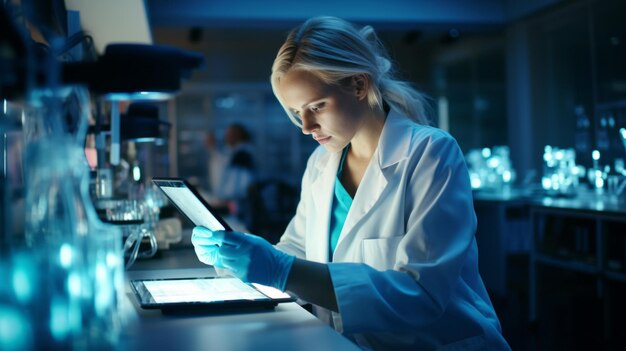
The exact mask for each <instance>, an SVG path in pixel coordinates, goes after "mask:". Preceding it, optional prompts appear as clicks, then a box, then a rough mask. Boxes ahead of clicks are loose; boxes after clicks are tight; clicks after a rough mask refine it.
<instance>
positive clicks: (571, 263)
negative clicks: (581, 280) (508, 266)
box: [533, 254, 601, 274]
mask: <svg viewBox="0 0 626 351" xmlns="http://www.w3.org/2000/svg"><path fill="white" fill-rule="evenodd" d="M533 261H534V262H535V263H543V264H546V265H550V266H554V267H558V268H562V269H568V270H573V271H577V272H582V273H588V274H599V273H600V272H601V271H600V269H598V268H597V267H595V266H593V265H590V264H588V263H583V262H579V261H575V260H563V259H558V258H554V257H552V256H546V255H541V254H537V255H536V256H535V258H534V260H533Z"/></svg>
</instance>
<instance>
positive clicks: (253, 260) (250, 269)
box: [192, 227, 295, 291]
mask: <svg viewBox="0 0 626 351" xmlns="http://www.w3.org/2000/svg"><path fill="white" fill-rule="evenodd" d="M192 243H193V244H194V248H199V249H201V250H206V251H205V253H206V254H208V255H206V256H203V257H209V258H216V260H217V262H219V263H220V264H219V265H220V266H221V267H218V268H227V269H228V270H230V271H231V272H232V273H233V274H234V275H235V276H236V277H238V278H239V279H241V280H243V281H245V282H254V283H259V284H263V285H269V286H272V287H274V288H276V289H280V290H282V291H284V290H285V284H286V283H287V278H288V276H289V272H290V271H291V266H292V265H293V262H294V261H295V256H292V255H288V254H286V253H284V252H282V251H280V250H277V249H276V248H274V246H272V244H270V243H269V242H267V240H265V239H263V238H261V237H258V236H256V235H252V234H245V233H239V232H232V231H231V232H225V231H211V230H208V229H206V228H204V227H196V228H194V231H193V234H192ZM216 245H217V246H216ZM218 246H219V247H218ZM216 252H217V253H216ZM220 261H221V262H220Z"/></svg>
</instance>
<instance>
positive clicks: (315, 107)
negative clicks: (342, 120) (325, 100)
mask: <svg viewBox="0 0 626 351" xmlns="http://www.w3.org/2000/svg"><path fill="white" fill-rule="evenodd" d="M323 107H324V104H319V105H315V106H312V107H311V111H313V112H319V111H320V110H321V109H322V108H323Z"/></svg>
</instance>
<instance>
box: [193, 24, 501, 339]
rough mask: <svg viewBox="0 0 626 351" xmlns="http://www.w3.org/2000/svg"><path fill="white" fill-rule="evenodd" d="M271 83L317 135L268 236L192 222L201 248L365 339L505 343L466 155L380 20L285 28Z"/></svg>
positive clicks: (205, 257)
mask: <svg viewBox="0 0 626 351" xmlns="http://www.w3.org/2000/svg"><path fill="white" fill-rule="evenodd" d="M271 83H272V87H273V89H274V94H275V95H276V97H277V99H278V100H279V101H280V103H281V104H282V106H283V107H284V109H285V111H286V112H287V114H288V115H289V117H290V118H291V119H292V120H293V122H294V123H295V124H297V125H298V126H299V127H300V128H301V129H302V132H303V133H304V134H306V135H310V136H311V137H313V139H315V140H317V141H318V142H319V143H320V145H321V147H318V148H317V149H316V150H315V151H314V152H313V154H312V155H311V157H310V158H309V161H308V164H307V167H306V171H305V173H304V176H303V179H302V193H301V198H300V203H299V205H298V207H297V211H296V215H295V216H294V218H293V219H292V220H291V222H290V224H289V225H288V227H287V229H286V230H285V233H284V234H283V236H282V238H281V240H280V242H279V243H278V244H277V245H276V246H275V247H274V246H272V245H270V244H269V243H268V242H267V241H265V240H263V239H262V238H259V237H257V236H254V235H250V234H243V233H233V232H228V233H225V232H210V231H209V230H208V229H206V228H204V227H196V228H194V231H193V235H192V242H193V244H194V247H195V250H196V253H197V255H198V257H199V259H200V260H201V261H202V262H204V263H206V264H210V265H215V266H217V267H223V268H227V269H229V270H230V271H231V272H232V273H233V274H234V275H236V276H237V277H239V278H241V279H243V280H245V281H251V282H257V283H261V284H265V285H270V286H274V287H277V288H279V289H282V290H289V291H291V292H292V293H294V294H296V295H297V296H298V297H299V298H301V299H302V300H305V301H308V302H311V303H312V304H314V305H315V307H316V314H317V315H318V317H320V318H321V319H323V320H326V321H327V322H328V323H330V324H332V325H333V326H334V328H335V329H336V330H337V331H339V332H341V333H343V335H345V336H346V337H348V338H350V339H352V340H353V341H354V342H355V343H357V344H358V345H359V346H361V347H362V348H365V349H380V350H452V349H454V350H508V349H509V346H508V345H507V343H506V341H505V340H504V338H503V337H502V334H501V330H500V324H499V322H498V318H497V316H496V314H495V312H494V309H493V306H492V305H491V302H490V300H489V297H488V295H487V291H486V289H485V286H484V285H483V282H482V280H481V278H480V275H479V273H478V250H477V247H476V240H475V239H474V232H475V229H476V216H475V214H474V209H473V204H472V192H471V188H470V183H469V176H468V173H467V169H466V165H465V161H464V158H463V154H462V153H461V151H460V149H459V147H458V145H457V143H456V141H455V140H454V139H453V138H452V137H451V136H450V135H448V134H447V133H445V132H443V131H441V130H439V129H436V128H433V127H429V126H427V124H428V123H427V120H426V118H425V117H424V107H423V103H422V101H423V99H422V96H421V95H420V94H419V93H418V92H417V91H415V90H414V89H412V88H411V87H410V86H409V85H408V84H406V83H404V82H401V81H398V80H396V79H395V78H394V76H393V71H392V67H391V63H390V60H389V58H388V56H387V53H386V51H385V49H384V48H383V46H382V44H381V43H380V41H379V40H378V38H377V36H376V34H375V33H374V30H373V29H372V28H371V27H369V26H366V27H364V28H362V29H360V30H359V29H357V28H355V27H354V26H353V25H351V24H350V23H348V22H345V21H343V20H340V19H337V18H332V17H318V18H312V19H309V20H308V21H306V22H305V23H304V24H302V25H301V26H299V27H297V28H295V29H294V30H293V31H291V32H290V33H289V35H288V37H287V40H286V41H285V43H284V44H283V45H282V47H281V48H280V50H279V51H278V55H277V56H276V59H275V61H274V64H273V67H272V75H271Z"/></svg>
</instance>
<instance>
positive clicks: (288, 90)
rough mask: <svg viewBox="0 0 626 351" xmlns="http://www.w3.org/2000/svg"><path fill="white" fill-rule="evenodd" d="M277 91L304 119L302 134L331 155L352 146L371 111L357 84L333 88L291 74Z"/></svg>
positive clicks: (300, 73)
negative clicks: (308, 136) (354, 138)
mask: <svg viewBox="0 0 626 351" xmlns="http://www.w3.org/2000/svg"><path fill="white" fill-rule="evenodd" d="M277 88H278V89H277V90H278V93H279V94H280V96H281V97H282V100H283V102H284V104H285V107H287V108H288V109H289V110H290V111H291V112H292V113H293V114H294V115H295V116H296V117H298V118H299V119H300V121H301V123H302V133H304V134H306V135H311V136H312V137H313V139H315V140H316V141H317V142H319V143H320V144H322V145H324V147H325V148H326V149H327V150H329V151H331V152H336V151H340V150H342V149H343V148H344V147H346V145H348V144H349V143H350V141H351V140H352V138H353V137H354V135H355V134H356V133H357V131H358V129H359V127H360V126H361V122H362V120H363V116H364V115H365V113H366V112H367V109H368V108H369V105H368V104H367V99H366V98H363V97H362V96H361V95H362V94H359V93H358V92H357V87H356V85H355V84H352V83H351V84H350V85H349V86H346V87H343V86H336V85H329V84H326V83H324V82H323V81H322V80H321V79H319V78H318V77H316V76H315V75H314V74H312V73H310V72H307V71H299V70H291V71H288V72H287V73H286V74H285V75H284V76H283V77H282V78H281V80H280V82H279V83H278V87H277Z"/></svg>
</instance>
